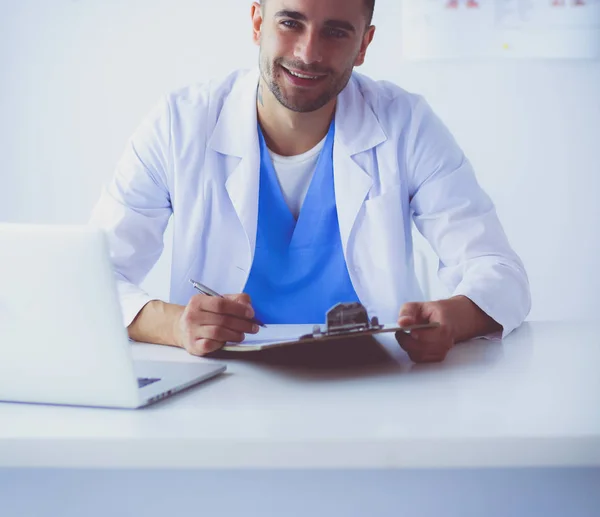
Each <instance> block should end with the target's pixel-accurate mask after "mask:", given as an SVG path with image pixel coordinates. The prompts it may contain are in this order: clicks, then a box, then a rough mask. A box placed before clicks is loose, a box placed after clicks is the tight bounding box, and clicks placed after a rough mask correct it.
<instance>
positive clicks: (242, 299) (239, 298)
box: [225, 293, 252, 307]
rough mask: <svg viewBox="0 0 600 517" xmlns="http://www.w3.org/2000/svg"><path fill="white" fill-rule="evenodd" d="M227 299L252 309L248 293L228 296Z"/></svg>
mask: <svg viewBox="0 0 600 517" xmlns="http://www.w3.org/2000/svg"><path fill="white" fill-rule="evenodd" d="M225 298H228V299H229V300H233V301H234V302H237V303H242V304H244V305H249V306H250V307H252V300H251V299H250V295H248V294H246V293H239V294H226V295H225Z"/></svg>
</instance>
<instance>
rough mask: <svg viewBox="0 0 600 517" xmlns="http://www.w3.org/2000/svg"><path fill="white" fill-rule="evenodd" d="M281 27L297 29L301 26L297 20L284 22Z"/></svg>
mask: <svg viewBox="0 0 600 517" xmlns="http://www.w3.org/2000/svg"><path fill="white" fill-rule="evenodd" d="M281 25H283V26H284V27H286V28H287V29H297V28H298V27H300V24H299V23H298V22H297V21H295V20H283V21H282V22H281Z"/></svg>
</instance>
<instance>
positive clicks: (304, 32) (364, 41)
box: [254, 0, 374, 113]
mask: <svg viewBox="0 0 600 517" xmlns="http://www.w3.org/2000/svg"><path fill="white" fill-rule="evenodd" d="M260 18H262V20H261V19H260ZM261 21H262V23H261ZM367 21H368V20H367V16H366V12H365V5H364V0H267V2H266V5H264V6H263V8H262V16H261V11H258V10H255V17H254V29H255V41H256V42H257V43H259V44H260V71H261V75H262V78H263V80H264V82H265V83H266V84H267V85H268V88H269V89H270V90H271V92H272V93H273V95H274V96H275V97H276V98H277V100H278V101H279V102H280V103H281V104H282V105H283V106H285V107H286V108H288V109H290V110H292V111H295V112H301V113H308V112H311V111H316V110H318V109H320V108H322V107H323V106H325V105H326V104H328V103H329V102H330V101H331V100H333V99H334V98H336V97H337V96H338V94H339V93H340V92H341V91H342V90H343V89H344V88H345V87H346V85H347V84H348V81H349V80H350V76H351V74H352V70H353V68H354V67H355V66H360V65H361V64H362V63H363V61H364V55H365V52H366V49H367V47H368V45H369V43H370V42H371V40H372V38H373V32H374V28H373V27H371V28H367Z"/></svg>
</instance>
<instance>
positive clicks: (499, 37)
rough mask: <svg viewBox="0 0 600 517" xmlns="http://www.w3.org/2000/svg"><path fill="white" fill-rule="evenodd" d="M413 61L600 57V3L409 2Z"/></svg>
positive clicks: (406, 48) (407, 49)
mask: <svg viewBox="0 0 600 517" xmlns="http://www.w3.org/2000/svg"><path fill="white" fill-rule="evenodd" d="M402 46H403V52H402V53H403V55H404V57H405V58H407V59H462V58H490V57H491V58H496V57H498V58H550V59H552V58H556V59H597V58H600V0H403V3H402Z"/></svg>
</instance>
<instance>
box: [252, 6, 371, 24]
mask: <svg viewBox="0 0 600 517" xmlns="http://www.w3.org/2000/svg"><path fill="white" fill-rule="evenodd" d="M364 2H365V8H366V13H367V27H369V26H370V25H371V22H372V21H373V13H374V12H375V0H364ZM260 3H261V4H262V5H263V6H264V5H265V4H266V3H267V0H260Z"/></svg>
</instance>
